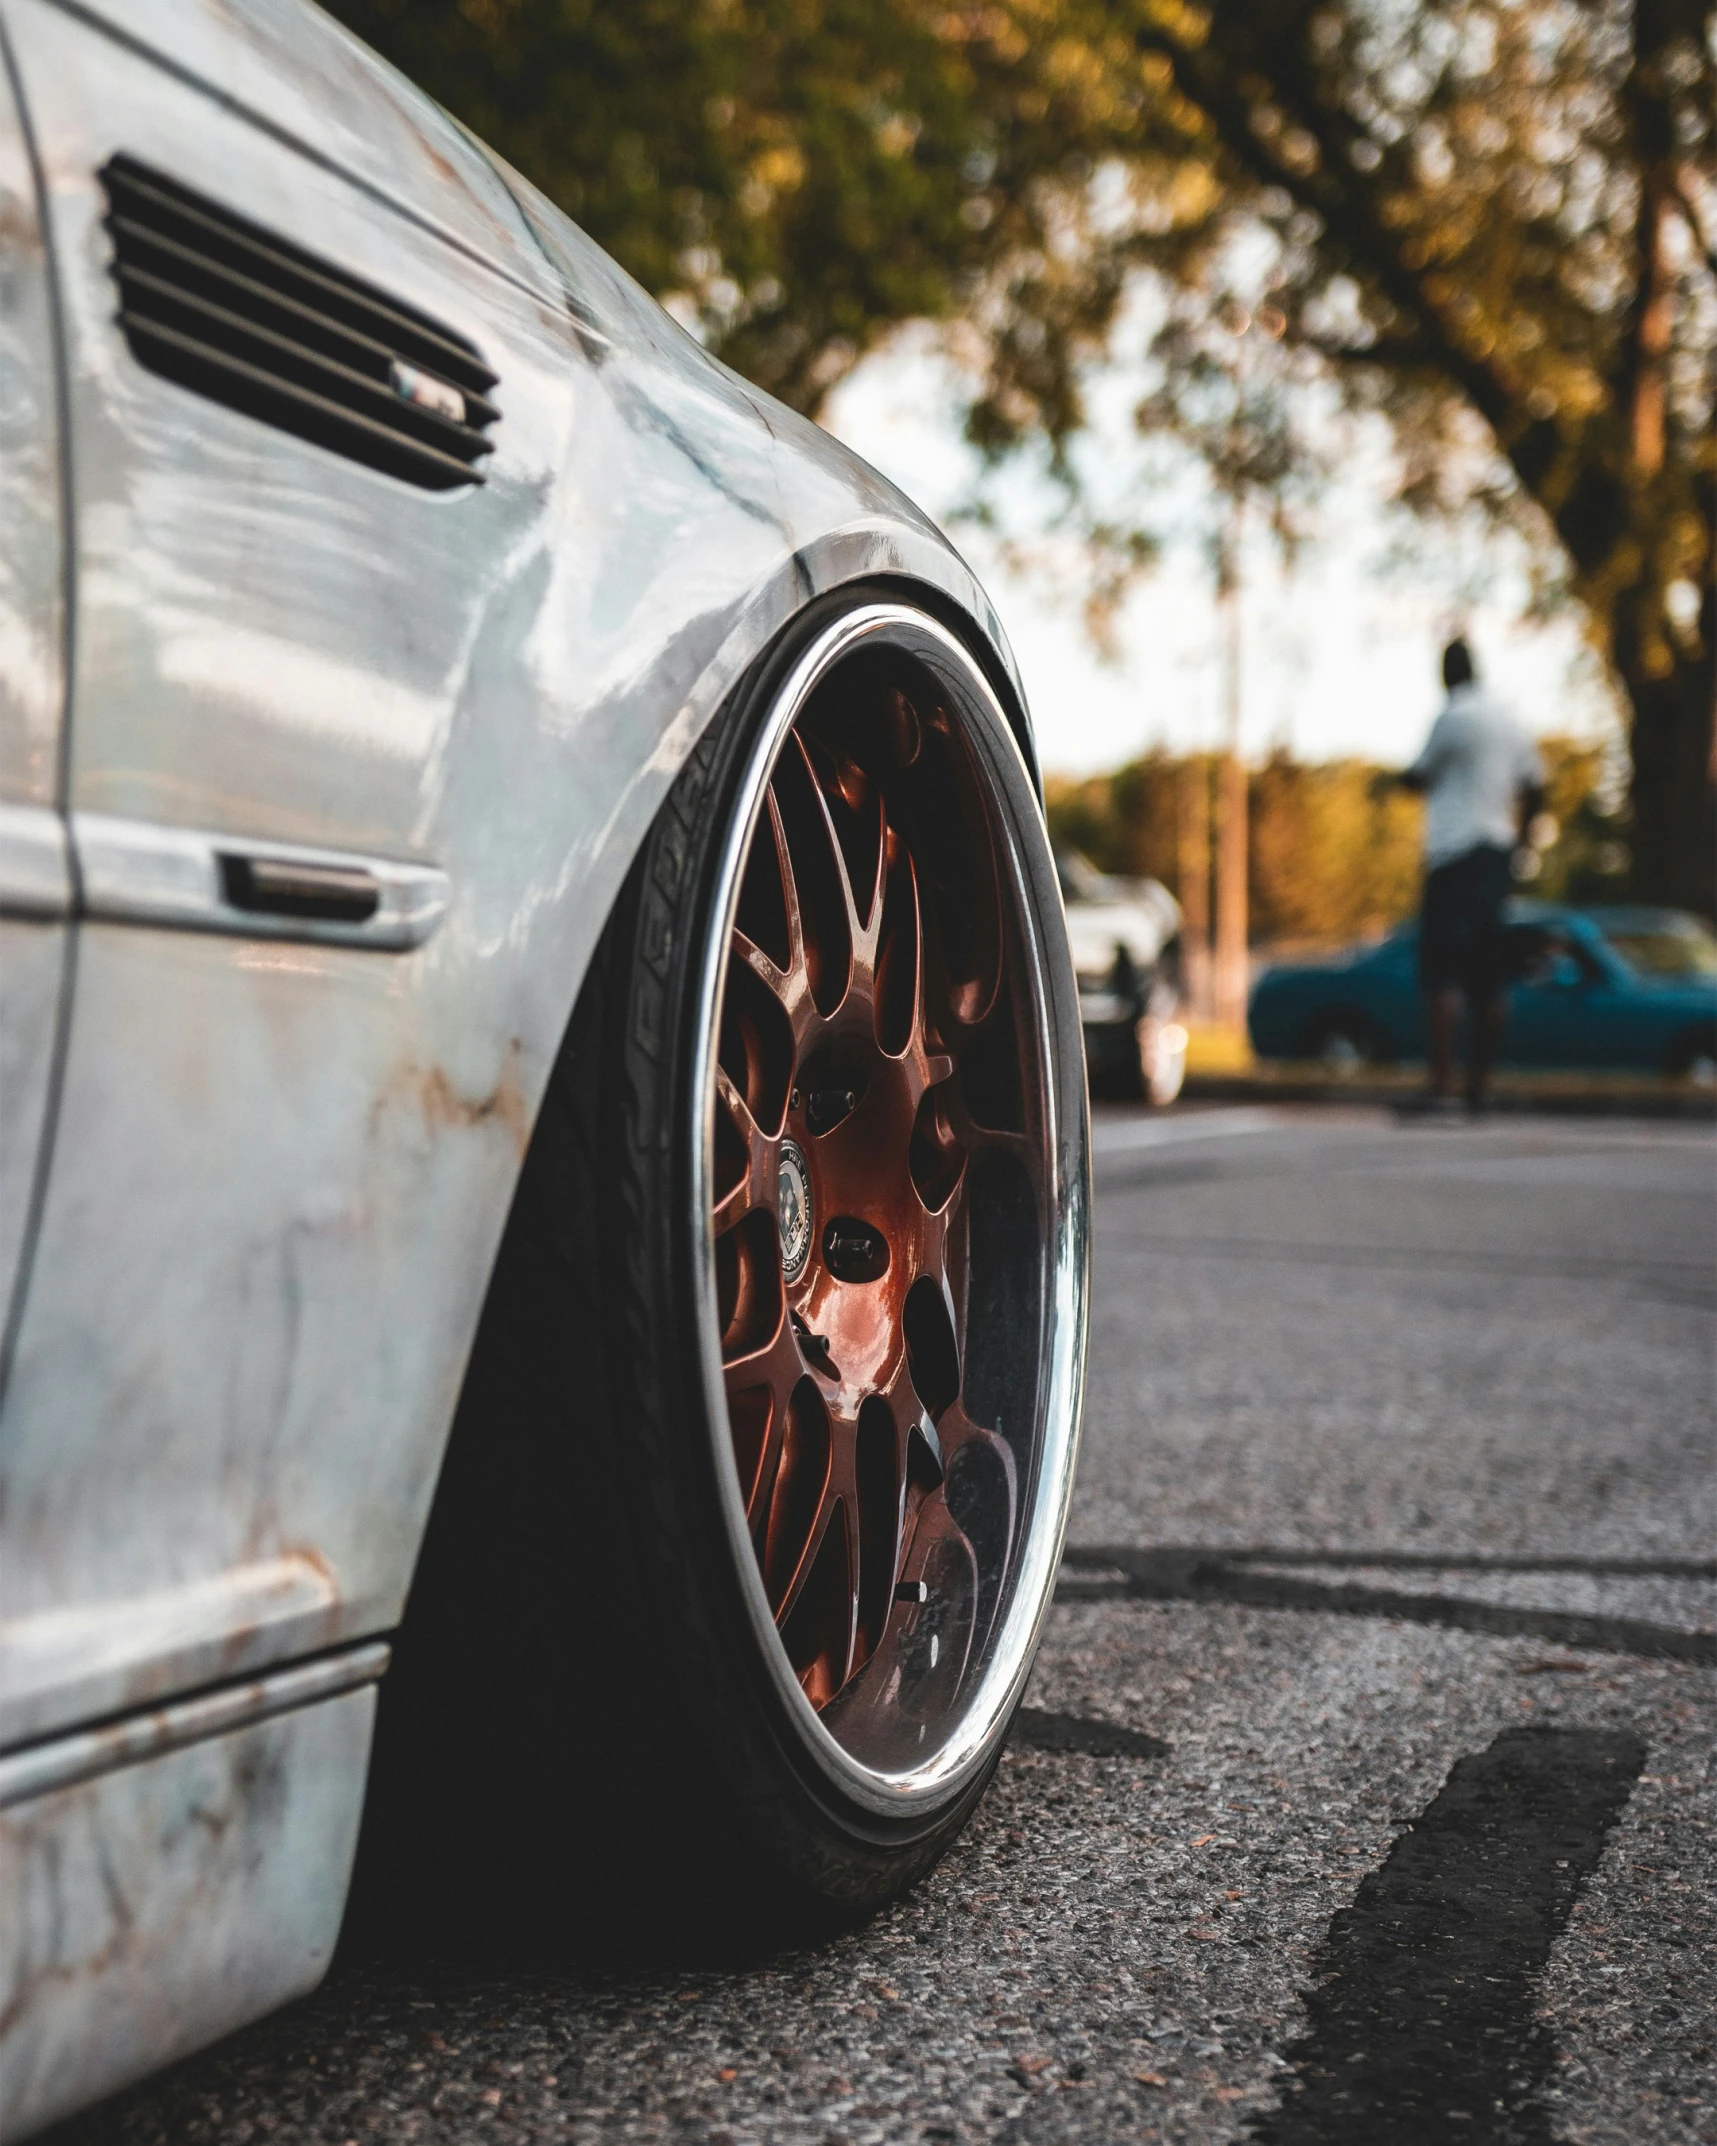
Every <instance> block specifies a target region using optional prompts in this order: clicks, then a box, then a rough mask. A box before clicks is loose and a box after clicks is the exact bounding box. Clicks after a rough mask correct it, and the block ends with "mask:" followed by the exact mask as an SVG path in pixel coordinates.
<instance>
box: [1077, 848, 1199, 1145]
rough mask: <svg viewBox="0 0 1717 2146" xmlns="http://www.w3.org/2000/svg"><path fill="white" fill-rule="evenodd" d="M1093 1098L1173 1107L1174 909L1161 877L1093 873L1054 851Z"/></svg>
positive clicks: (1182, 1046)
mask: <svg viewBox="0 0 1717 2146" xmlns="http://www.w3.org/2000/svg"><path fill="white" fill-rule="evenodd" d="M1055 863H1056V870H1057V871H1058V873H1059V874H1060V878H1061V898H1062V901H1063V902H1064V903H1065V904H1066V909H1067V938H1068V943H1069V945H1070V946H1071V948H1072V951H1073V966H1074V971H1075V973H1076V975H1077V976H1078V979H1079V1018H1080V1021H1081V1023H1082V1024H1083V1027H1084V1030H1085V1057H1086V1065H1087V1068H1088V1071H1089V1074H1090V1079H1091V1085H1092V1089H1093V1091H1094V1092H1095V1091H1100V1090H1102V1089H1105V1088H1107V1089H1111V1090H1115V1091H1118V1092H1120V1093H1122V1094H1126V1095H1135V1096H1138V1095H1142V1096H1144V1097H1145V1098H1146V1100H1147V1101H1149V1102H1152V1103H1172V1102H1173V1101H1174V1099H1175V1097H1176V1096H1177V1095H1179V1093H1180V1091H1181V1083H1182V1082H1183V1081H1184V1080H1185V1078H1186V1040H1187V1039H1186V1029H1185V1027H1184V1026H1183V1024H1182V1023H1181V1021H1180V1019H1179V1013H1180V1003H1181V984H1182V979H1181V962H1180V904H1179V903H1178V902H1177V901H1176V900H1175V898H1174V896H1173V895H1172V894H1171V893H1170V892H1169V890H1168V889H1167V887H1165V886H1164V885H1163V884H1162V883H1161V881H1160V880H1155V879H1121V878H1116V877H1113V876H1112V875H1110V874H1109V873H1106V872H1100V871H1098V869H1097V867H1096V866H1095V865H1094V864H1093V863H1092V862H1091V860H1090V859H1089V858H1088V857H1083V856H1081V855H1080V853H1079V852H1078V851H1077V850H1075V849H1061V850H1058V851H1057V852H1056V858H1055Z"/></svg>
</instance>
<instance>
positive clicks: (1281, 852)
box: [1046, 738, 1626, 946]
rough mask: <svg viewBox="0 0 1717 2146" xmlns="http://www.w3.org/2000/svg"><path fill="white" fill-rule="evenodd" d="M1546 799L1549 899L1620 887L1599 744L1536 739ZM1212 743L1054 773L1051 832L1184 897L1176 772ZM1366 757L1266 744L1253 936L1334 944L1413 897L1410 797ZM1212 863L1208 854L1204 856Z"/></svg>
mask: <svg viewBox="0 0 1717 2146" xmlns="http://www.w3.org/2000/svg"><path fill="white" fill-rule="evenodd" d="M1540 748H1541V750H1542V752H1543V754H1544V760H1545V767H1546V774H1547V777H1548V780H1547V784H1546V791H1547V804H1548V809H1549V811H1550V813H1551V815H1552V817H1553V818H1554V819H1555V821H1556V823H1557V832H1556V835H1555V838H1554V839H1553V840H1552V841H1551V842H1550V843H1549V845H1548V847H1547V848H1546V849H1545V851H1544V856H1543V865H1542V869H1541V871H1540V873H1539V876H1538V878H1537V880H1536V881H1534V882H1533V883H1532V885H1531V886H1530V887H1527V888H1525V889H1523V890H1522V891H1523V892H1527V893H1531V894H1534V895H1542V896H1543V897H1544V898H1545V899H1546V900H1549V901H1603V900H1612V901H1613V900H1615V899H1617V898H1618V897H1619V896H1620V895H1621V893H1622V892H1624V891H1625V874H1626V856H1625V852H1624V851H1623V850H1622V848H1621V843H1622V840H1623V837H1624V836H1625V832H1626V824H1625V806H1624V805H1623V804H1622V803H1621V801H1620V800H1619V799H1618V797H1617V788H1618V785H1617V780H1616V775H1617V771H1616V769H1615V768H1614V766H1613V765H1612V764H1611V754H1610V752H1609V750H1608V749H1607V748H1606V747H1604V746H1602V745H1592V744H1587V743H1584V742H1582V741H1579V740H1575V739H1569V738H1545V739H1542V740H1540ZM1214 765H1215V756H1214V755H1213V754H1209V753H1204V754H1189V755H1187V756H1186V757H1184V758H1178V757H1175V756H1172V755H1170V754H1168V753H1164V752H1153V753H1147V754H1145V755H1144V756H1143V757H1142V758H1141V759H1138V760H1133V761H1129V762H1128V763H1127V765H1126V766H1124V767H1120V768H1117V769H1115V770H1114V772H1113V773H1112V774H1107V775H1093V776H1087V777H1086V778H1084V779H1083V780H1080V781H1072V780H1069V779H1067V778H1065V777H1062V778H1059V779H1058V778H1056V777H1053V776H1052V777H1051V778H1050V780H1049V782H1048V784H1047V785H1046V789H1047V801H1048V806H1049V825H1050V831H1051V833H1052V834H1053V836H1054V838H1055V840H1056V841H1057V842H1058V843H1066V844H1069V845H1070V846H1071V847H1072V848H1074V849H1077V850H1082V851H1083V852H1084V854H1085V855H1086V856H1087V857H1089V858H1090V859H1091V861H1092V862H1093V863H1094V864H1096V865H1098V866H1099V867H1100V868H1101V869H1102V870H1103V871H1105V872H1116V873H1119V874H1121V875H1123V876H1136V877H1148V878H1152V879H1160V880H1161V881H1162V882H1163V884H1164V885H1165V886H1166V887H1167V888H1168V889H1169V890H1170V892H1171V893H1173V894H1174V895H1175V896H1176V897H1177V898H1178V899H1179V900H1180V901H1181V902H1182V903H1183V904H1184V903H1185V901H1186V898H1187V893H1188V889H1187V887H1186V886H1185V884H1184V882H1183V878H1182V872H1181V857H1182V854H1183V853H1182V851H1181V849H1180V846H1179V843H1178V840H1177V831H1178V822H1179V815H1180V797H1181V783H1182V776H1183V771H1192V772H1194V773H1195V774H1197V775H1201V776H1202V778H1203V780H1204V781H1205V783H1206V784H1208V783H1209V781H1210V778H1211V775H1212V773H1213V771H1214ZM1376 772H1377V770H1376V768H1375V767H1374V766H1373V765H1372V764H1371V763H1370V762H1368V761H1364V760H1328V761H1300V760H1295V759H1293V758H1292V757H1291V756H1290V755H1289V754H1287V753H1275V754H1273V755H1272V756H1271V757H1270V759H1268V760H1267V761H1265V763H1264V765H1263V766H1262V767H1259V768H1254V769H1253V770H1252V771H1251V777H1250V781H1249V784H1248V792H1249V794H1248V800H1247V812H1248V817H1249V819H1250V822H1251V828H1252V841H1251V855H1250V863H1251V873H1250V888H1249V899H1250V907H1251V917H1252V940H1253V943H1254V944H1255V945H1262V946H1279V945H1282V944H1284V943H1304V944H1312V945H1324V946H1328V945H1332V944H1336V943H1339V942H1341V941H1343V940H1349V939H1359V938H1364V937H1366V936H1367V935H1369V934H1371V933H1374V932H1380V931H1385V930H1387V929H1388V928H1389V927H1390V926H1391V925H1393V924H1398V923H1399V922H1400V921H1401V920H1402V919H1403V918H1404V917H1408V916H1411V915H1412V914H1413V911H1414V909H1415V907H1416V906H1417V903H1418V899H1419V879H1420V869H1421V867H1420V857H1419V846H1420V816H1421V811H1422V807H1421V805H1420V803H1419V801H1418V799H1417V798H1414V797H1410V796H1408V795H1406V794H1405V793H1404V792H1402V791H1400V790H1393V791H1390V792H1389V793H1387V794H1386V795H1385V796H1383V797H1382V798H1374V797H1372V795H1371V779H1372V777H1373V776H1374V775H1375V774H1376ZM1206 869H1207V871H1208V858H1207V859H1206Z"/></svg>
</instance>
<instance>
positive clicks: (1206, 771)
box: [1175, 753, 1211, 1021]
mask: <svg viewBox="0 0 1717 2146" xmlns="http://www.w3.org/2000/svg"><path fill="white" fill-rule="evenodd" d="M1176 804H1177V808H1178V809H1177V813H1176V818H1177V821H1178V825H1177V827H1176V830H1175V856H1176V862H1177V864H1178V865H1179V868H1180V869H1179V878H1180V944H1181V959H1182V962H1183V964H1184V971H1185V978H1186V1003H1187V1010H1188V1012H1189V1013H1191V1014H1192V1015H1193V1016H1194V1017H1195V1018H1196V1019H1198V1020H1201V1021H1208V1020H1209V1019H1210V1014H1211V980H1210V766H1209V763H1208V761H1207V760H1206V758H1205V756H1204V754H1203V753H1189V754H1188V755H1187V757H1186V760H1185V761H1184V762H1183V764H1182V766H1181V771H1180V795H1179V797H1178V799H1177V800H1176Z"/></svg>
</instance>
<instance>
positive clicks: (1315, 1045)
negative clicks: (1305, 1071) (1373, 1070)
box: [1305, 1008, 1389, 1074]
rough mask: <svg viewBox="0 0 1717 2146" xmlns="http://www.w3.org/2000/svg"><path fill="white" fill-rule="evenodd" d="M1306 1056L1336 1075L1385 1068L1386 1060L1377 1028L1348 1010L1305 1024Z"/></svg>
mask: <svg viewBox="0 0 1717 2146" xmlns="http://www.w3.org/2000/svg"><path fill="white" fill-rule="evenodd" d="M1305 1055H1306V1057H1307V1058H1308V1059H1309V1060H1312V1061H1313V1062H1315V1063H1320V1064H1323V1065H1325V1066H1327V1067H1328V1069H1329V1070H1330V1071H1331V1072H1332V1073H1336V1074H1350V1073H1357V1072H1360V1071H1362V1070H1363V1069H1364V1068H1366V1067H1368V1066H1378V1065H1385V1064H1387V1063H1388V1057H1389V1053H1388V1050H1387V1048H1386V1046H1385V1044H1384V1041H1383V1038H1382V1036H1381V1035H1380V1034H1379V1033H1378V1030H1377V1027H1376V1025H1375V1024H1374V1023H1373V1022H1371V1021H1369V1020H1367V1018H1366V1017H1365V1015H1364V1014H1362V1013H1356V1012H1354V1011H1352V1010H1351V1009H1347V1008H1338V1009H1335V1010H1332V1011H1329V1012H1325V1013H1319V1014H1314V1015H1313V1017H1312V1019H1311V1020H1310V1021H1309V1022H1308V1023H1307V1024H1306V1046H1305Z"/></svg>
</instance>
